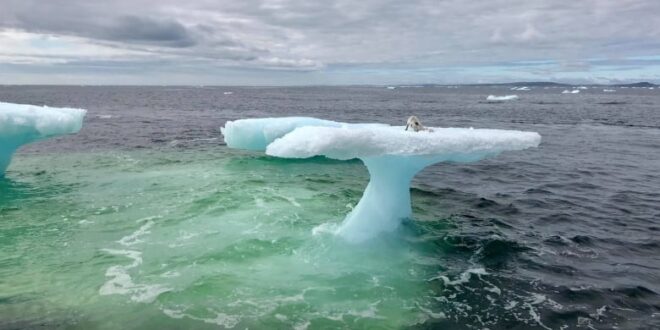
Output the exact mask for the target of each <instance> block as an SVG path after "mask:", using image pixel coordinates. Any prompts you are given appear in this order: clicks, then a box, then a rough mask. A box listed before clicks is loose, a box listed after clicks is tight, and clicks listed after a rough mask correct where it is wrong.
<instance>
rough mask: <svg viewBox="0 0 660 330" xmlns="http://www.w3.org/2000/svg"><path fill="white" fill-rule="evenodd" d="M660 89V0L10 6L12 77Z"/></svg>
mask: <svg viewBox="0 0 660 330" xmlns="http://www.w3.org/2000/svg"><path fill="white" fill-rule="evenodd" d="M514 81H558V82H570V83H623V82H633V81H651V82H656V83H660V1H658V0H581V1H557V0H488V1H477V0H474V1H466V0H396V1H395V0H159V1H153V0H113V1H100V0H99V1H90V0H0V84H76V85H77V84H82V85H91V84H100V85H145V84H146V85H347V84H348V85H352V84H376V85H387V84H423V83H437V84H462V83H494V82H514Z"/></svg>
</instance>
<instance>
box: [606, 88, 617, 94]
mask: <svg viewBox="0 0 660 330" xmlns="http://www.w3.org/2000/svg"><path fill="white" fill-rule="evenodd" d="M603 92H605V93H614V92H616V89H603Z"/></svg>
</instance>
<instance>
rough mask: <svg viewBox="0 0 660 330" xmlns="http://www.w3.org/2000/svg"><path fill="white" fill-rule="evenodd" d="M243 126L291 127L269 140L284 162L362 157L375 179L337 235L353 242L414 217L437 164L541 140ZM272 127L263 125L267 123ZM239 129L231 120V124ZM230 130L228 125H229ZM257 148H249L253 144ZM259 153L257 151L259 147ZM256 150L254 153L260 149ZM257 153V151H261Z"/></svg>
mask: <svg viewBox="0 0 660 330" xmlns="http://www.w3.org/2000/svg"><path fill="white" fill-rule="evenodd" d="M257 120H258V121H260V122H259V124H254V125H250V124H249V121H250V120H249V119H248V120H242V122H243V124H242V127H252V128H254V129H255V130H256V131H249V132H248V131H243V132H240V134H245V135H249V136H259V137H261V136H264V133H263V132H260V131H259V130H263V128H264V127H267V126H273V127H285V126H286V127H289V128H290V129H291V131H290V132H286V133H285V132H282V131H279V133H278V137H276V138H273V139H272V140H271V141H270V142H269V141H267V139H263V140H261V141H265V142H264V143H262V144H261V145H263V144H266V147H265V151H266V154H268V155H271V156H276V157H283V158H308V157H313V156H325V157H328V158H333V159H343V160H345V159H352V158H359V159H360V160H362V162H363V163H364V164H365V165H366V166H367V169H368V170H369V175H370V181H369V184H368V185H367V188H366V190H365V192H364V194H363V196H362V198H361V199H360V202H359V203H358V204H357V205H356V207H355V208H354V209H353V211H352V212H351V213H349V214H348V215H347V217H346V219H344V222H343V223H342V225H341V226H340V227H339V229H338V232H337V233H338V234H339V235H341V236H342V237H344V238H346V239H347V240H349V241H352V242H361V241H364V240H367V239H369V238H371V237H373V236H374V235H377V234H378V233H381V232H385V231H392V230H394V229H396V228H397V227H398V225H399V224H400V222H401V220H402V219H405V218H409V217H410V216H411V213H412V212H411V206H410V182H411V180H412V178H413V177H414V176H415V174H417V172H419V171H421V170H422V169H424V168H425V167H427V166H429V165H432V164H434V163H438V162H473V161H477V160H480V159H483V158H485V157H488V156H493V155H496V154H498V153H500V152H502V151H507V150H522V149H526V148H530V147H536V146H538V144H539V143H540V141H541V136H540V135H539V134H538V133H535V132H521V131H510V130H493V129H471V128H436V127H434V128H432V129H431V130H428V131H421V132H411V131H405V130H404V128H403V127H398V126H388V125H382V124H344V123H335V124H328V125H323V126H305V124H304V123H301V122H300V121H299V120H297V119H296V120H295V123H293V122H292V120H291V119H289V118H267V119H263V118H262V119H257ZM264 121H265V122H270V124H266V125H265V126H264V125H261V124H263V122H264ZM232 125H234V124H233V123H232V122H229V123H228V126H230V127H231V126H232ZM225 127H227V126H225ZM223 133H224V134H225V140H226V141H227V145H228V146H229V147H238V148H241V145H237V144H235V143H234V142H233V141H238V140H241V139H237V138H238V137H237V136H228V135H229V134H232V133H233V134H236V133H237V132H236V131H233V132H232V131H230V130H227V129H225V130H223ZM253 145H254V144H250V146H253ZM255 149H257V148H255ZM255 149H253V150H255ZM257 150H258V149H257Z"/></svg>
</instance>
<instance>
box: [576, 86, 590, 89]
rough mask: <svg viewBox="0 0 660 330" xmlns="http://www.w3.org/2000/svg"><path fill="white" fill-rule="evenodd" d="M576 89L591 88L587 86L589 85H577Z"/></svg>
mask: <svg viewBox="0 0 660 330" xmlns="http://www.w3.org/2000/svg"><path fill="white" fill-rule="evenodd" d="M575 89H589V87H587V86H578V87H575Z"/></svg>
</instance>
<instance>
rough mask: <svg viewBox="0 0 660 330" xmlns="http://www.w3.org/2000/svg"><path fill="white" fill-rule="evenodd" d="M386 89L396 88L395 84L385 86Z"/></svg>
mask: <svg viewBox="0 0 660 330" xmlns="http://www.w3.org/2000/svg"><path fill="white" fill-rule="evenodd" d="M387 89H396V86H387Z"/></svg>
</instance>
